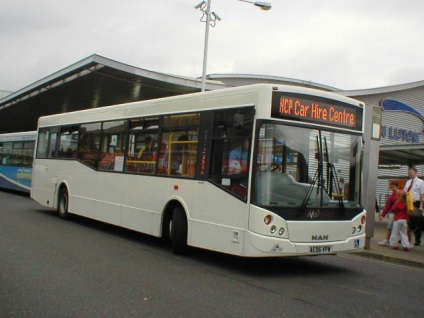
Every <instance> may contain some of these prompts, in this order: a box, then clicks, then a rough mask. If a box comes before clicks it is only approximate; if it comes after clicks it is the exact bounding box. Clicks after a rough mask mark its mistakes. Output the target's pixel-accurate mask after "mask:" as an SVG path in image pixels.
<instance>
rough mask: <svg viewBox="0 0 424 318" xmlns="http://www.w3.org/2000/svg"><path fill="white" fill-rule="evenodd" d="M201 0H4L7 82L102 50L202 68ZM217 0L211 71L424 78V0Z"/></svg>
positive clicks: (383, 81) (356, 81)
mask: <svg viewBox="0 0 424 318" xmlns="http://www.w3.org/2000/svg"><path fill="white" fill-rule="evenodd" d="M199 2H200V0H121V1H112V0H72V1H58V0H37V1H35V0H1V1H0V90H7V91H15V90H19V89H21V88H23V87H25V86H26V85H29V84H32V83H34V82H35V81H38V80H40V79H42V78H43V77H45V76H48V75H50V74H52V73H53V72H56V71H58V70H60V69H62V68H65V67H67V66H69V65H71V64H73V63H75V62H77V61H79V60H81V59H84V58H86V57H88V56H90V55H92V54H94V53H95V54H99V55H102V56H104V57H107V58H110V59H113V60H116V61H118V62H121V63H126V64H130V65H132V66H136V67H139V68H143V69H147V70H151V71H156V72H164V73H171V74H176V75H183V76H190V77H200V76H201V73H202V62H203V47H204V34H205V24H204V23H201V22H200V18H201V12H200V11H199V10H196V9H195V8H194V6H195V5H196V4H197V3H199ZM269 2H271V3H272V9H271V10H270V11H262V10H259V9H258V8H257V7H255V6H253V5H251V4H249V3H244V2H240V1H237V0H212V2H211V9H212V11H215V12H217V13H218V14H219V16H220V17H221V18H222V21H219V22H218V23H217V25H216V27H214V28H211V29H210V34H209V54H208V64H207V73H208V74H222V73H241V74H260V75H272V76H281V77H289V78H294V79H299V80H305V81H312V82H316V83H320V84H324V85H329V86H333V87H337V88H340V89H362V88H373V87H381V86H387V85H394V84H403V83H409V82H414V81H421V80H424V58H423V56H424V35H423V33H424V13H423V12H424V1H423V0H403V1H402V0H355V1H347V0H296V1H288V0H270V1H269Z"/></svg>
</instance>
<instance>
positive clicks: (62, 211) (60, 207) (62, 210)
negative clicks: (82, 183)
mask: <svg viewBox="0 0 424 318" xmlns="http://www.w3.org/2000/svg"><path fill="white" fill-rule="evenodd" d="M68 204H69V195H68V190H67V189H66V188H62V189H60V192H59V201H58V204H57V213H58V214H59V217H60V218H62V219H65V220H66V219H69V217H70V214H69V212H68Z"/></svg>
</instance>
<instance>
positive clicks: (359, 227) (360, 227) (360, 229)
mask: <svg viewBox="0 0 424 318" xmlns="http://www.w3.org/2000/svg"><path fill="white" fill-rule="evenodd" d="M361 231H362V225H361V224H359V226H358V232H361Z"/></svg>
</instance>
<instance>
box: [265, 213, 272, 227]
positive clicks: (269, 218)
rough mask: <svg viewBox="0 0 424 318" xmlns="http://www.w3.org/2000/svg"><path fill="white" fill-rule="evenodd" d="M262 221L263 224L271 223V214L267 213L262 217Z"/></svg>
mask: <svg viewBox="0 0 424 318" xmlns="http://www.w3.org/2000/svg"><path fill="white" fill-rule="evenodd" d="M264 222H265V224H266V225H269V224H271V222H272V216H271V215H269V214H268V215H267V216H266V217H265V218H264Z"/></svg>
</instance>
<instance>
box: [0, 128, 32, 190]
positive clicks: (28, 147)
mask: <svg viewBox="0 0 424 318" xmlns="http://www.w3.org/2000/svg"><path fill="white" fill-rule="evenodd" d="M36 137H37V132H36V131H29V132H17V133H9V134H0V188H3V189H9V190H14V191H20V192H27V193H29V192H30V190H31V180H32V159H33V155H34V144H35V139H36Z"/></svg>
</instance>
